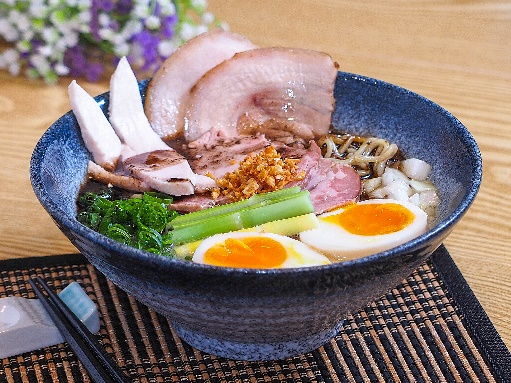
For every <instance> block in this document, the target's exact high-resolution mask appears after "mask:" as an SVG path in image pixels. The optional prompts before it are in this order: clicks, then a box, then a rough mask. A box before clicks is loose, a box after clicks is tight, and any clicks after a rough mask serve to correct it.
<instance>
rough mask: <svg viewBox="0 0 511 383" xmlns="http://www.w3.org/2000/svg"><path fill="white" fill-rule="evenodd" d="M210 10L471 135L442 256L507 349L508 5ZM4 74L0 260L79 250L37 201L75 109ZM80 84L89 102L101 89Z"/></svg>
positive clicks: (213, 6)
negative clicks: (415, 103)
mask: <svg viewBox="0 0 511 383" xmlns="http://www.w3.org/2000/svg"><path fill="white" fill-rule="evenodd" d="M209 9H210V11H212V12H214V13H215V15H217V16H218V17H219V18H220V19H221V20H223V21H225V22H227V23H228V24H229V26H230V28H231V30H232V31H235V32H238V33H241V34H244V35H246V36H247V37H248V38H249V39H251V40H252V41H253V42H254V43H256V44H258V45H260V46H275V45H282V46H295V47H303V48H311V49H316V50H321V51H325V52H328V53H330V54H331V55H332V57H333V58H334V59H335V60H336V61H337V62H338V63H339V65H340V69H341V70H343V71H347V72H353V73H359V74H363V75H367V76H371V77H375V78H379V79H382V80H385V81H388V82H391V83H394V84H397V85H400V86H403V87H405V88H408V89H410V90H412V91H415V92H417V93H420V94H422V95H424V96H426V97H428V98H429V99H431V100H433V101H435V102H437V103H438V104H440V105H441V106H443V107H445V108H446V109H447V110H449V111H451V112H452V113H453V114H454V115H455V116H457V117H458V118H459V119H460V120H461V121H462V122H463V123H464V124H465V125H466V126H467V128H468V129H469V130H470V132H471V133H472V134H473V135H474V136H475V138H476V140H477V142H478V143H479V145H480V148H481V151H482V154H483V160H484V180H483V185H482V188H481V191H480V193H479V195H478V197H477V199H476V201H475V203H474V204H473V207H472V208H471V209H470V211H469V212H468V213H467V214H466V216H465V217H464V218H463V220H462V222H461V223H460V224H459V225H458V226H457V227H456V229H455V230H454V232H453V233H452V234H451V235H450V237H449V238H448V239H447V241H446V243H445V244H446V246H447V248H448V250H449V251H450V253H451V255H452V257H453V258H454V260H455V262H456V264H457V265H458V267H459V268H460V269H461V271H462V273H463V275H464V276H465V278H466V279H467V281H468V283H469V285H470V286H471V288H472V289H473V290H474V292H475V294H476V296H477V297H478V299H479V300H480V302H481V303H482V305H483V307H484V308H485V310H486V312H487V313H488V315H489V317H490V318H491V320H492V321H493V323H494V324H495V327H496V328H497V330H498V331H499V333H500V334H501V336H502V337H503V339H504V341H505V343H506V344H507V346H508V347H511V320H510V317H511V257H510V256H509V255H508V250H509V246H510V245H511V220H510V217H511V154H510V153H509V152H508V150H509V148H510V145H511V4H510V3H509V2H508V1H499V0H497V1H486V0H481V1H478V2H470V1H459V2H451V1H425V0H417V1H413V2H408V1H397V0H396V1H380V0H368V1H363V2H360V1H347V0H345V1H343V0H321V1H313V0H309V1H306V0H301V1H297V0H294V1H293V0H288V1H274V0H260V1H253V0H214V1H210V2H209ZM70 81H71V79H70V78H62V79H61V80H60V81H59V83H58V84H57V85H56V86H46V85H45V84H44V83H42V82H40V81H30V80H27V79H25V78H22V77H19V78H13V77H10V75H9V74H8V73H6V72H5V71H0V159H1V160H0V163H1V164H2V166H1V167H0V244H1V247H0V259H6V258H14V257H18V258H22V257H30V256H36V255H51V254H59V253H67V252H75V251H76V250H75V248H74V247H73V246H72V245H71V244H70V242H69V241H68V240H67V239H66V238H65V237H64V236H63V235H62V234H61V233H60V231H59V230H58V229H57V227H56V226H55V225H54V224H53V222H52V221H51V219H50V217H49V216H48V215H47V214H46V213H45V211H44V210H43V208H42V207H41V206H40V205H39V203H38V201H37V200H36V198H35V196H34V194H33V192H32V188H31V186H30V181H29V160H30V155H31V153H32V149H33V147H34V146H35V144H36V142H37V140H38V139H39V137H40V136H41V135H42V134H43V132H44V131H45V129H46V128H47V127H48V126H49V125H50V124H51V123H52V122H53V121H54V120H55V119H57V118H58V117H59V116H60V115H62V114H63V113H65V112H66V111H68V110H69V109H70V105H69V101H68V98H67V85H68V84H69V82H70ZM81 84H82V85H84V87H85V88H86V89H87V90H88V91H89V92H90V93H91V94H93V95H96V94H99V93H102V92H104V91H106V90H108V83H107V82H106V81H104V82H101V83H97V84H87V83H85V82H84V81H81Z"/></svg>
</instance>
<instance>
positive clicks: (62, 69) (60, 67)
mask: <svg viewBox="0 0 511 383" xmlns="http://www.w3.org/2000/svg"><path fill="white" fill-rule="evenodd" d="M54 69H55V72H56V73H57V74H58V75H59V76H65V75H67V74H68V73H69V68H68V67H67V66H65V65H64V64H56V65H55V68H54Z"/></svg>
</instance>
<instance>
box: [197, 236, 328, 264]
mask: <svg viewBox="0 0 511 383" xmlns="http://www.w3.org/2000/svg"><path fill="white" fill-rule="evenodd" d="M254 236H263V237H268V238H271V239H274V240H276V241H278V242H280V244H282V245H283V246H284V248H285V249H286V253H287V258H286V260H285V261H284V262H283V263H282V264H281V265H280V266H278V267H275V268H291V267H304V266H319V265H327V264H329V263H331V262H330V260H329V259H328V258H327V257H326V256H325V255H323V254H321V253H319V252H317V251H315V250H313V249H311V248H310V247H309V246H307V245H306V244H304V243H303V242H300V241H298V240H296V239H293V238H290V237H286V236H284V235H279V234H272V233H256V232H231V233H224V234H216V235H213V236H211V237H209V238H206V239H205V240H204V241H202V243H201V244H200V245H199V247H197V249H196V250H195V253H194V254H193V257H192V261H193V262H196V263H202V264H207V263H206V262H205V260H204V254H205V253H206V251H207V250H208V249H209V248H210V247H212V246H213V245H215V244H217V243H222V242H224V241H225V240H226V239H228V238H236V239H240V238H245V237H254Z"/></svg>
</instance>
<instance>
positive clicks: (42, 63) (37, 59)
mask: <svg viewBox="0 0 511 383" xmlns="http://www.w3.org/2000/svg"><path fill="white" fill-rule="evenodd" d="M29 61H30V64H32V66H33V67H34V68H36V69H37V70H38V71H39V73H45V72H47V71H48V70H49V69H50V63H49V62H48V59H47V58H46V57H45V56H43V55H42V54H38V53H36V54H33V55H31V56H30V58H29Z"/></svg>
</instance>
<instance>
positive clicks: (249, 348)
mask: <svg viewBox="0 0 511 383" xmlns="http://www.w3.org/2000/svg"><path fill="white" fill-rule="evenodd" d="M146 86H147V81H143V82H141V83H140V89H141V93H142V94H144V90H145V87H146ZM335 98H336V107H335V111H334V114H333V118H332V121H333V125H334V126H335V128H336V129H338V130H340V131H347V132H350V133H357V134H363V135H370V136H378V137H382V138H385V139H387V140H388V141H391V142H395V143H397V144H398V145H399V147H400V148H401V150H402V151H403V153H404V155H405V156H406V157H417V158H421V159H423V160H425V161H426V162H428V163H430V164H431V165H432V169H433V170H432V175H431V180H432V181H433V182H434V183H435V184H436V185H437V187H438V189H439V192H440V197H441V200H442V202H441V205H440V207H439V210H438V217H437V219H436V222H435V224H434V226H433V227H432V229H430V230H429V231H428V232H427V233H426V234H424V235H422V236H420V237H419V238H417V239H415V240H413V241H411V242H408V243H406V244H404V245H401V246H399V247H396V248H394V249H392V250H389V251H385V252H382V253H379V254H375V255H372V256H368V257H365V258H361V259H356V260H351V261H347V262H344V263H337V264H332V265H328V266H319V267H308V268H300V269H281V270H250V269H232V268H220V267H213V266H207V265H200V264H194V263H191V262H187V261H182V260H176V259H170V258H165V257H163V256H158V255H154V254H151V253H146V252H142V251H139V250H136V249H134V248H130V247H128V246H125V245H122V244H120V243H117V242H115V241H113V240H111V239H108V238H106V237H104V236H102V235H100V234H97V233H95V232H94V231H92V230H90V229H88V228H87V227H85V226H83V225H81V224H80V223H79V222H78V221H77V220H76V218H75V217H76V204H75V201H76V197H77V194H78V192H79V190H80V186H81V185H82V183H83V182H84V180H85V173H86V165H87V161H88V159H89V154H88V152H87V150H86V148H85V146H84V144H83V141H82V139H81V136H80V133H79V128H78V125H77V122H76V120H75V118H74V115H73V114H72V113H71V112H70V113H67V114H66V115H64V116H62V117H61V118H60V119H59V120H57V121H56V122H55V123H54V124H53V125H52V126H51V127H50V128H49V129H48V130H47V131H46V133H45V134H44V135H43V136H42V138H41V139H40V141H39V142H38V144H37V146H36V148H35V150H34V153H33V156H32V160H31V169H30V170H31V171H30V175H31V181H32V186H33V189H34V191H35V194H36V196H37V197H38V199H39V200H40V202H41V204H42V205H43V206H44V207H45V209H46V210H47V211H48V213H49V214H50V215H51V216H52V217H53V219H54V221H55V222H56V223H57V225H58V226H59V228H60V229H61V230H62V231H63V232H64V234H65V235H66V236H67V237H68V238H69V239H70V240H71V241H72V243H73V244H74V245H75V246H76V248H77V249H78V250H80V251H81V252H82V253H83V254H84V255H85V256H86V257H87V258H88V259H89V261H90V262H91V263H92V264H93V265H94V266H95V267H96V268H97V269H98V270H100V271H101V272H102V273H104V274H105V275H106V276H107V277H108V278H109V279H110V280H111V281H112V282H113V283H115V284H116V285H118V286H119V287H120V288H122V289H123V290H125V291H127V292H128V293H130V294H131V295H133V296H134V297H135V298H136V299H137V300H139V301H140V302H142V303H144V304H146V305H148V306H149V307H151V308H153V309H154V310H156V311H157V312H159V313H161V314H163V315H165V316H167V317H168V318H169V319H170V320H171V322H172V324H173V327H174V329H175V330H176V331H177V333H178V334H179V335H180V336H181V337H182V339H183V340H185V341H186V342H188V343H190V344H191V345H192V346H195V347H196V348H198V349H200V350H203V351H206V352H210V353H213V354H216V355H219V356H224V357H228V358H233V359H244V360H267V359H281V358H285V357H289V356H294V355H297V354H301V353H304V352H307V351H311V350H313V349H315V348H317V347H319V346H321V345H322V344H324V343H325V342H327V341H328V340H329V339H331V338H332V337H333V336H334V335H335V333H336V332H337V331H338V330H339V328H340V327H341V326H342V321H343V318H345V316H346V315H347V314H348V313H351V312H355V311H357V310H358V309H360V308H362V307H363V306H364V305H366V304H368V303H369V302H371V301H373V300H374V299H376V298H378V297H379V296H381V295H382V294H384V293H385V292H387V291H388V290H389V289H391V288H392V287H394V286H396V285H397V284H399V283H400V282H401V281H402V280H403V279H404V278H406V277H407V276H408V275H409V274H410V273H411V272H412V271H413V270H414V269H415V268H417V267H418V266H419V265H420V264H421V263H422V262H423V261H424V260H425V259H426V258H427V257H428V256H429V255H430V254H431V253H432V252H433V251H434V250H435V249H436V248H437V247H438V246H439V245H440V244H441V243H442V241H443V240H444V239H445V237H446V236H447V235H448V234H449V233H450V231H451V230H452V229H453V227H454V225H455V224H456V223H457V222H458V221H459V219H460V218H461V217H462V215H463V214H464V213H465V212H466V210H467V209H468V208H469V206H470V204H471V203H472V201H473V199H474V198H475V196H476V193H477V191H478V188H479V185H480V182H481V169H482V164H481V157H480V153H479V150H478V147H477V144H476V142H475V141H474V139H473V138H472V136H471V135H470V133H469V132H468V131H467V129H466V128H465V127H464V126H463V125H462V124H461V123H460V122H459V121H458V120H457V119H456V118H455V117H453V116H452V115H451V114H450V113H449V112H447V111H446V110H444V109H442V108H441V107H440V106H438V105H437V104H435V103H433V102H431V101H429V100H427V99H425V98H423V97H421V96H419V95H417V94H415V93H412V92H410V91H407V90H405V89H402V88H399V87H397V86H394V85H391V84H387V83H384V82H381V81H378V80H375V79H371V78H367V77H363V76H359V75H353V74H349V73H343V72H339V74H338V77H337V82H336V87H335ZM96 99H97V101H98V103H99V104H100V105H101V106H102V108H103V109H104V111H105V114H108V113H107V109H108V94H104V95H101V96H98V97H97V98H96Z"/></svg>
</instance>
